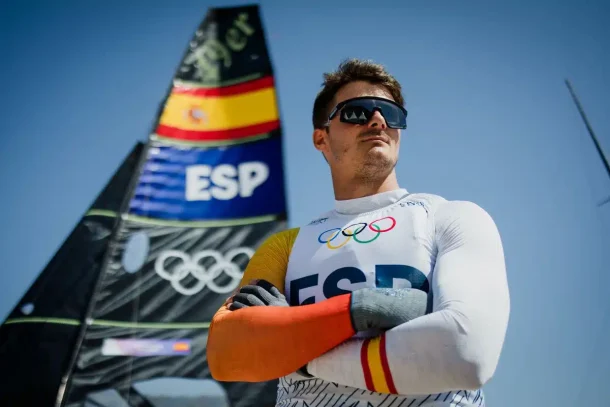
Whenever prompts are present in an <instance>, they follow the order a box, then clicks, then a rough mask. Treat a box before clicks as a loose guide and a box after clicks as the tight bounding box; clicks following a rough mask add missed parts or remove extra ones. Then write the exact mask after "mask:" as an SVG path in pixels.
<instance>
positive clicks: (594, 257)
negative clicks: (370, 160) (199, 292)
mask: <svg viewBox="0 0 610 407" xmlns="http://www.w3.org/2000/svg"><path fill="white" fill-rule="evenodd" d="M245 3H251V2H242V1H231V2H229V1H226V2H225V1H216V2H205V1H194V0H188V1H187V0H180V1H174V2H170V1H143V0H140V1H130V2H123V1H118V0H112V1H93V0H90V1H82V0H81V1H71V0H62V1H39V2H36V1H29V0H13V1H2V2H0V55H1V56H2V63H0V89H1V91H0V92H1V93H0V95H1V96H2V97H1V98H0V117H1V119H2V127H1V130H0V135H1V137H2V144H1V145H2V148H0V197H1V199H0V213H2V214H3V218H2V222H1V225H2V227H1V228H0V242H2V244H0V258H1V259H2V261H3V267H2V269H3V271H2V273H1V274H0V317H2V318H4V317H5V316H6V314H8V312H9V311H10V309H11V308H12V307H13V306H14V304H15V303H16V302H17V301H18V300H19V298H20V297H21V296H22V295H23V293H24V292H25V290H26V289H27V287H28V286H29V285H30V284H31V282H32V281H33V280H34V279H35V278H36V276H37V274H38V273H39V272H40V271H41V270H42V268H43V267H44V266H45V264H46V263H47V261H48V260H49V258H50V257H51V256H52V255H53V254H54V252H55V251H56V250H57V248H58V247H59V246H60V245H61V243H62V241H63V240H64V239H65V238H66V236H67V235H68V233H69V232H70V231H71V230H72V228H73V227H74V225H75V224H76V222H77V221H78V219H79V218H80V216H81V215H82V214H83V212H84V211H85V210H86V208H87V207H88V206H89V205H90V204H91V202H92V201H93V199H94V197H95V196H96V195H97V194H98V193H99V192H100V190H101V188H102V187H103V185H104V184H105V183H106V182H107V180H108V179H109V177H110V175H111V174H112V173H113V171H114V170H115V169H116V167H117V166H118V165H119V164H120V162H121V161H122V160H123V158H124V157H125V155H126V154H127V153H128V151H129V150H130V149H131V147H132V146H133V144H134V143H135V141H136V140H145V139H146V137H147V135H148V131H149V129H150V126H151V123H152V121H153V119H154V115H155V112H156V109H157V107H158V104H159V103H160V102H161V100H162V98H163V96H164V94H165V92H166V89H167V87H168V84H169V82H170V80H171V78H172V75H173V73H174V70H175V68H176V66H177V64H178V62H179V60H180V58H181V56H182V53H183V50H184V48H185V47H186V45H187V42H188V41H189V39H190V37H191V35H192V34H193V32H194V30H195V28H196V26H197V25H198V24H199V23H200V21H201V20H202V18H203V17H204V15H205V13H206V9H207V8H208V7H211V6H223V5H226V6H228V5H238V4H245ZM508 3H510V4H508ZM260 4H262V16H263V21H264V24H265V28H266V32H267V39H268V43H269V48H270V51H271V56H272V59H273V63H274V67H275V74H276V79H277V83H278V89H279V100H280V108H281V113H282V119H283V126H284V130H285V134H284V139H285V145H284V152H285V158H284V159H285V168H286V176H287V190H288V201H289V211H290V223H291V225H298V224H301V223H302V222H304V221H305V220H307V219H310V218H312V217H314V216H316V215H317V214H318V213H320V212H323V211H326V210H328V209H329V208H330V207H331V206H332V204H333V194H332V188H331V183H330V178H329V172H328V169H327V167H326V164H325V162H324V160H323V158H322V157H321V156H320V154H319V153H318V152H316V151H315V150H314V149H313V147H312V145H311V124H310V116H311V107H312V103H313V99H314V97H315V93H316V92H317V90H318V89H319V85H320V83H321V80H322V73H323V72H325V71H327V70H330V69H333V68H335V67H336V65H337V64H338V63H339V62H340V61H341V60H342V59H344V58H346V57H360V58H371V59H374V60H376V61H378V62H381V63H383V64H385V65H386V66H387V67H388V69H389V70H390V71H391V72H392V73H394V74H395V75H396V76H397V78H398V79H399V80H400V81H401V82H402V84H403V87H404V88H405V93H406V101H407V108H408V110H409V128H408V130H407V131H406V133H403V140H402V143H401V146H402V151H401V160H400V163H399V165H398V170H397V171H398V174H399V180H400V182H401V184H402V186H404V187H406V188H407V189H409V190H410V191H413V192H430V193H435V194H439V195H442V196H444V197H446V198H448V199H464V200H471V201H474V202H476V203H477V204H479V205H481V206H482V207H483V208H485V209H486V210H487V211H488V212H489V213H490V214H491V215H492V216H493V218H494V219H495V221H496V223H497V225H498V227H499V229H500V233H501V235H502V238H503V242H504V248H505V253H506V261H507V268H508V276H509V283H510V290H511V297H512V312H511V319H510V325H509V329H508V334H507V338H506V342H505V347H504V351H503V354H502V357H501V360H500V364H499V367H498V369H497V372H496V375H495V377H494V378H493V379H492V381H491V382H490V383H489V384H488V385H487V386H486V391H487V397H488V402H489V403H488V405H490V406H494V407H509V406H514V405H519V406H554V407H563V406H565V407H568V406H575V405H596V406H600V405H605V404H606V403H607V399H606V397H607V395H606V394H607V393H606V391H605V390H606V387H607V383H606V382H607V378H608V377H610V352H608V348H607V344H608V343H610V318H609V317H608V313H609V312H610V300H609V297H608V287H610V273H608V271H609V269H608V266H607V263H608V260H610V258H609V256H610V254H609V252H610V250H609V249H610V204H608V205H606V206H605V207H601V208H599V207H597V203H598V202H600V201H602V200H603V199H605V198H606V197H607V196H609V195H610V180H608V178H607V176H606V174H605V172H604V168H603V166H602V165H601V163H600V161H599V160H598V158H597V155H596V152H595V149H594V147H593V145H592V143H591V142H590V140H589V138H588V135H587V132H586V129H585V127H584V125H583V123H582V121H581V119H580V117H579V115H578V112H577V111H576V109H575V107H574V105H573V103H572V101H571V99H570V96H569V93H568V91H567V89H566V87H565V85H564V83H563V80H564V78H566V77H568V78H570V79H571V80H572V82H573V84H574V86H575V87H576V90H577V92H578V94H579V96H580V97H581V101H582V103H583V105H584V107H585V109H586V111H587V114H588V115H589V118H590V120H591V123H592V125H593V128H594V129H595V131H596V132H597V134H598V136H599V138H600V139H601V142H602V144H603V145H604V146H605V149H606V151H607V152H608V154H610V122H609V121H608V120H607V118H608V106H609V105H610V28H609V27H610V25H609V24H608V21H610V20H609V19H610V3H609V2H607V1H604V0H599V1H576V0H574V1H571V2H566V1H563V0H561V1H558V0H554V1H511V2H501V1H474V0H473V1H460V2H456V1H450V0H447V1H427V2H426V1H406V0H404V1H383V0H378V1H374V2H372V1H366V2H359V1H356V0H352V1H342V0H337V1H293V0H290V1H279V0H278V1H271V0H266V1H262V2H261V3H260Z"/></svg>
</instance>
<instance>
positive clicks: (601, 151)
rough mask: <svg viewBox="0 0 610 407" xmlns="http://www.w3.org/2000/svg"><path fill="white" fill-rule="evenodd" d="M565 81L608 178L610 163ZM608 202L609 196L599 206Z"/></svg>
mask: <svg viewBox="0 0 610 407" xmlns="http://www.w3.org/2000/svg"><path fill="white" fill-rule="evenodd" d="M565 83H566V86H567V87H568V90H569V91H570V94H571V95H572V100H574V104H576V108H577V109H578V112H579V113H580V117H582V120H583V122H584V123H585V126H586V127H587V131H588V132H589V136H591V140H593V144H594V145H595V148H596V150H597V154H598V155H599V158H600V159H601V160H602V163H603V164H604V167H605V168H606V174H607V175H608V178H609V179H610V164H609V163H608V158H607V157H606V155H605V154H604V151H603V150H602V147H601V145H600V144H599V141H598V139H597V136H596V135H595V132H594V131H593V128H592V127H591V124H590V123H589V119H588V118H587V115H586V114H585V111H584V109H583V108H582V105H581V104H580V100H579V99H578V96H576V92H575V91H574V88H573V87H572V84H571V83H570V81H569V80H568V79H566V80H565ZM608 202H610V197H608V198H606V199H605V200H603V201H602V202H600V203H599V206H602V205H604V204H606V203H608Z"/></svg>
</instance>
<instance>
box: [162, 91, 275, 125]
mask: <svg viewBox="0 0 610 407" xmlns="http://www.w3.org/2000/svg"><path fill="white" fill-rule="evenodd" d="M274 120H279V112H278V109H277V100H276V94H275V89H274V88H264V89H260V90H256V91H253V92H247V93H242V94H237V95H230V96H215V97H210V96H203V97H202V96H197V95H192V94H188V93H172V94H171V96H170V97H169V98H168V100H167V103H166V105H165V109H164V110H163V114H162V115H161V120H160V123H159V124H161V125H163V126H169V127H174V128H179V129H183V130H190V131H217V130H226V129H231V128H236V127H246V126H252V125H257V124H260V123H266V122H270V121H274Z"/></svg>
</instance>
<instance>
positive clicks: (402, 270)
mask: <svg viewBox="0 0 610 407" xmlns="http://www.w3.org/2000/svg"><path fill="white" fill-rule="evenodd" d="M409 286H410V287H413V288H418V289H422V290H425V291H428V292H430V293H431V294H432V301H433V302H432V304H433V306H432V312H431V313H429V314H428V315H425V316H422V317H419V318H416V319H414V320H412V321H409V322H407V323H405V324H402V325H400V326H397V327H395V328H393V329H391V330H389V331H387V332H384V333H381V334H379V333H378V332H377V333H369V334H368V335H358V336H357V337H355V338H353V339H352V340H350V341H348V342H346V343H344V344H342V345H340V346H339V347H337V348H335V349H333V350H331V351H329V352H327V353H326V354H324V355H322V356H320V357H318V358H317V359H314V360H313V361H311V362H310V363H309V364H308V366H307V368H308V371H309V373H310V374H311V375H313V376H314V378H308V379H306V378H303V377H302V376H299V375H298V374H293V375H289V376H287V377H284V378H282V379H281V380H280V388H279V392H278V405H286V406H288V405H290V406H293V405H296V406H299V405H308V406H311V407H313V406H317V405H320V406H322V405H325V404H324V403H327V402H328V403H329V404H327V405H328V406H335V405H336V406H340V405H344V406H354V407H356V406H368V405H371V406H380V407H381V406H386V405H387V406H389V405H390V404H391V405H392V406H405V407H406V406H450V405H451V406H454V405H463V406H471V405H472V406H481V405H484V403H485V402H484V397H483V394H482V391H481V387H482V386H483V384H484V383H486V382H487V381H488V380H489V379H490V378H491V377H492V375H493V374H494V372H495V369H496V366H497V363H498V360H499V357H500V352H501V349H502V345H503V341H504V336H505V333H506V329H507V324H508V318H509V308H510V301H509V292H508V284H507V279H506V271H505V262H504V254H503V249H502V243H501V240H500V236H499V233H498V230H497V228H496V226H495V224H494V222H493V220H492V218H491V217H490V216H489V215H488V214H487V213H486V212H485V211H484V210H483V209H481V208H480V207H479V206H477V205H475V204H473V203H471V202H465V201H447V200H445V199H443V198H441V197H439V196H436V195H430V194H409V193H407V191H406V190H404V189H401V190H396V191H392V192H387V193H383V194H378V195H374V196H371V197H365V198H359V199H354V200H349V201H337V202H336V206H335V210H334V211H331V212H329V213H327V214H325V215H323V216H321V217H320V218H317V219H316V220H314V221H312V222H311V223H310V224H309V225H307V226H304V227H301V228H300V230H299V233H298V236H297V238H296V240H295V242H294V244H293V247H292V250H291V254H290V258H289V263H288V269H287V273H286V278H285V287H284V289H285V293H286V296H287V298H288V300H289V302H290V303H291V305H298V304H307V303H312V302H318V301H321V300H324V299H326V298H330V297H332V296H334V295H337V294H341V293H345V292H348V291H353V290H356V289H359V288H363V287H395V288H400V287H409ZM322 400H324V402H322ZM330 400H333V401H332V402H331V401H330ZM392 401H394V403H392ZM295 403H296V404H295ZM303 403H306V404H303ZM320 403H321V404H320ZM333 403H336V404H333ZM342 403H344V404H342ZM367 403H370V404H367Z"/></svg>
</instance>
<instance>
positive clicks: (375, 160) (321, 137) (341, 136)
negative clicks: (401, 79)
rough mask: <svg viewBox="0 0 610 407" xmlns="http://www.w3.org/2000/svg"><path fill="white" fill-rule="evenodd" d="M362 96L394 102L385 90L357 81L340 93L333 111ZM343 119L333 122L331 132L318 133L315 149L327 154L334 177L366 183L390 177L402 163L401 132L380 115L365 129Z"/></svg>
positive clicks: (336, 117)
mask: <svg viewBox="0 0 610 407" xmlns="http://www.w3.org/2000/svg"><path fill="white" fill-rule="evenodd" d="M360 96H377V97H382V98H385V99H389V100H394V99H393V98H392V96H391V95H390V92H389V91H388V90H387V89H386V88H385V87H382V86H379V85H372V84H370V83H368V82H363V81H357V82H351V83H349V84H347V85H345V86H344V87H343V88H341V89H340V90H339V92H337V94H336V95H335V100H334V103H333V106H332V107H334V106H336V105H337V104H338V103H340V102H342V101H344V100H347V99H351V98H355V97H360ZM339 117H340V115H339V114H338V115H336V116H335V117H334V118H333V120H331V122H330V126H329V127H328V130H327V131H325V130H316V131H314V145H315V147H316V149H318V150H319V151H321V152H322V153H323V154H324V156H325V157H326V160H327V161H328V164H329V165H330V167H331V169H332V170H333V173H334V174H337V175H341V176H348V177H355V178H362V179H363V180H369V179H377V178H379V177H382V176H383V177H385V176H387V175H389V174H390V172H392V171H393V170H394V167H395V166H396V162H397V160H398V150H399V147H400V130H399V129H391V128H389V127H388V126H387V124H386V121H385V119H384V118H383V116H382V115H381V113H380V112H379V111H375V113H374V115H373V117H372V118H371V120H370V121H369V122H368V123H367V124H365V125H356V124H349V123H343V122H341V121H340V119H339Z"/></svg>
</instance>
